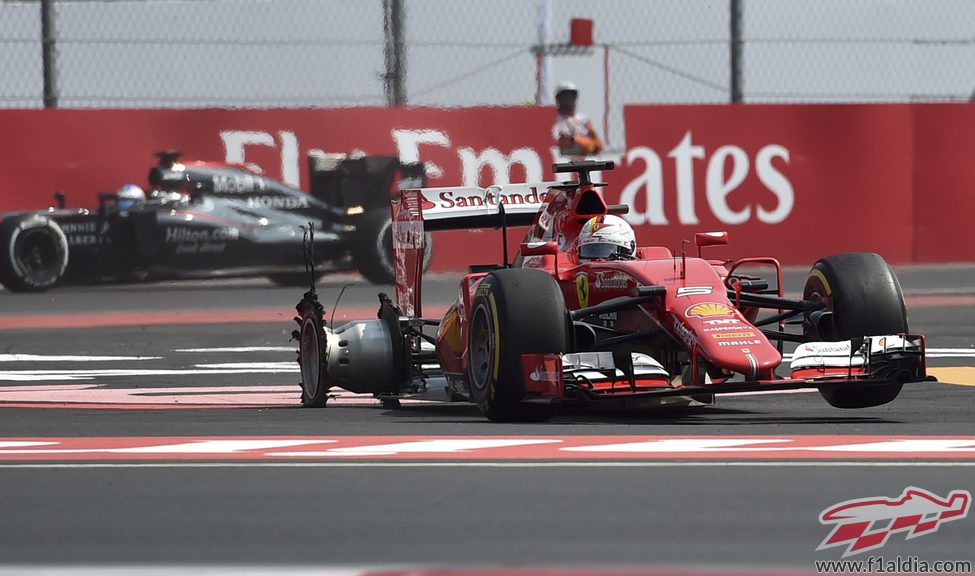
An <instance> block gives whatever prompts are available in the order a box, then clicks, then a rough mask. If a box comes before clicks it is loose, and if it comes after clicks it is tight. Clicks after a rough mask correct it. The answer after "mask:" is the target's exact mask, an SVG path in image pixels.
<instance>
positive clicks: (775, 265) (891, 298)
mask: <svg viewBox="0 0 975 576" xmlns="http://www.w3.org/2000/svg"><path fill="white" fill-rule="evenodd" d="M612 167H613V165H612V163H598V162H582V163H575V164H567V165H565V164H563V165H560V164H557V165H555V171H556V172H575V173H577V174H578V181H576V182H566V183H559V182H549V183H541V184H515V185H503V186H491V187H489V188H486V189H479V188H429V189H420V190H406V191H403V192H402V194H401V198H400V199H399V201H397V202H396V203H394V205H393V207H392V209H393V210H392V211H393V221H394V246H395V255H396V261H395V266H396V299H395V302H394V301H392V300H391V299H389V298H388V297H387V296H386V295H384V294H380V295H379V299H380V306H379V312H378V317H377V319H375V320H362V321H354V322H350V323H346V324H344V325H342V326H328V325H326V324H325V322H324V320H323V309H322V306H321V304H320V303H319V302H318V299H317V296H316V294H315V291H314V288H312V290H310V291H309V292H307V293H306V294H305V295H304V297H303V299H302V300H301V301H300V302H299V304H298V306H297V311H298V317H297V318H296V320H297V322H298V324H299V329H298V330H296V331H295V332H294V333H293V336H294V337H295V338H297V340H298V342H299V350H298V363H299V365H300V367H301V377H302V384H301V391H302V397H301V399H302V403H303V404H304V405H306V406H324V405H325V404H326V402H327V400H328V398H329V395H328V391H329V389H330V388H332V387H340V388H344V389H346V390H350V391H353V392H359V393H372V394H375V395H376V396H378V397H380V398H381V399H387V400H393V401H394V399H396V398H398V397H401V396H404V395H409V394H416V393H422V392H424V391H425V389H426V388H427V387H428V386H430V382H433V381H434V380H433V378H434V377H435V376H440V377H441V378H442V380H441V381H442V382H443V383H444V386H445V391H446V392H447V395H448V397H449V398H450V399H451V400H464V401H470V402H474V403H476V404H477V405H478V406H479V407H480V409H481V411H482V412H483V413H484V414H485V415H486V416H487V417H488V418H489V419H491V420H498V421H511V420H545V419H547V418H549V417H551V416H552V415H553V414H554V413H555V411H556V410H557V408H558V406H559V405H560V404H561V403H562V402H565V401H570V400H578V401H583V402H593V403H598V402H604V403H615V404H616V405H622V406H640V405H644V404H647V403H655V404H667V403H678V402H681V403H685V404H692V403H697V402H700V403H710V402H712V401H713V398H714V396H715V395H720V394H724V393H734V392H752V391H779V390H789V389H798V388H817V389H818V390H819V391H820V393H821V394H822V396H823V397H824V398H825V399H826V401H827V402H828V403H829V404H831V405H833V406H835V407H838V408H864V407H868V406H876V405H880V404H884V403H887V402H890V401H891V400H893V399H894V398H895V397H896V396H897V395H898V393H899V392H900V390H901V387H902V385H903V384H905V383H907V382H915V381H922V380H925V379H927V378H928V377H927V374H926V371H925V356H924V338H923V336H921V335H918V334H912V333H910V332H909V330H908V324H907V314H906V310H905V306H904V299H903V295H902V292H901V289H900V285H899V283H898V280H897V278H896V277H895V275H894V273H893V271H892V270H891V268H890V267H889V266H888V265H887V263H886V262H885V261H884V260H883V258H881V257H880V256H879V255H877V254H872V253H849V254H841V255H837V256H829V257H826V258H823V259H821V260H819V261H818V262H816V264H815V265H814V266H813V267H812V270H811V272H810V273H809V276H808V280H807V281H806V284H805V287H804V290H803V294H802V298H801V299H790V298H786V297H785V296H784V292H783V287H782V273H781V266H780V265H779V262H778V261H776V260H775V259H773V258H743V259H741V260H737V261H734V262H730V261H723V260H711V259H705V258H702V257H700V252H701V249H702V248H704V247H706V246H710V245H717V244H725V243H727V239H728V236H727V234H726V233H723V232H721V233H699V234H697V235H696V244H697V247H698V256H697V257H692V256H688V255H686V254H684V253H683V252H682V253H681V254H672V253H671V251H670V250H668V249H667V248H663V247H659V246H645V247H638V248H636V249H635V257H634V258H632V259H627V260H616V259H613V257H612V256H611V255H607V257H606V258H592V259H585V260H582V259H580V258H579V255H578V251H577V249H576V248H577V240H578V238H579V236H580V231H581V230H582V229H583V226H584V224H585V223H586V222H587V221H590V220H591V219H593V218H597V219H598V218H601V217H604V216H605V215H607V214H623V213H625V212H626V210H627V207H626V206H623V205H607V204H606V203H605V202H604V200H603V198H602V196H601V194H600V193H599V191H598V187H599V186H600V184H597V183H592V182H591V180H590V172H592V171H595V170H607V169H611V168H612ZM516 225H529V226H530V227H529V230H528V233H527V235H526V237H525V240H524V242H523V243H522V244H521V245H520V248H519V250H518V253H517V255H516V257H515V258H514V264H508V262H509V259H508V255H507V247H505V254H504V264H501V265H498V266H488V267H483V266H482V267H474V268H472V269H471V272H470V273H469V274H467V275H465V276H464V277H463V278H462V279H461V280H460V285H459V294H460V297H459V298H458V300H457V302H456V303H455V304H454V305H453V306H451V307H450V308H449V309H448V311H447V312H446V314H445V315H444V317H443V318H440V319H428V318H423V316H422V314H421V287H422V285H421V282H420V278H421V270H422V266H421V265H422V257H421V255H422V250H423V244H424V239H425V234H426V232H428V231H431V230H445V229H456V228H472V227H501V228H507V227H508V226H516ZM762 267H764V268H766V269H767V270H768V271H769V272H770V274H769V275H768V276H769V277H768V278H764V277H762V276H761V275H758V274H753V273H746V272H745V271H746V270H750V271H752V272H757V271H759V270H761V268H762ZM432 329H435V330H436V333H435V334H431V333H429V332H428V330H432ZM785 343H795V344H796V345H797V347H796V348H795V349H794V351H793V352H792V355H791V360H790V361H789V362H788V363H784V362H783V353H784V345H785ZM790 346H791V344H790Z"/></svg>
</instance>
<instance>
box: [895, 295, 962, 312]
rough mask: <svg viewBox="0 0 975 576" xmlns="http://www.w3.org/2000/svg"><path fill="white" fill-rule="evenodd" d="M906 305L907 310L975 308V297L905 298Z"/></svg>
mask: <svg viewBox="0 0 975 576" xmlns="http://www.w3.org/2000/svg"><path fill="white" fill-rule="evenodd" d="M904 303H905V304H907V309H908V310H910V309H911V308H946V307H949V306H975V295H957V296H941V295H925V296H905V297H904Z"/></svg>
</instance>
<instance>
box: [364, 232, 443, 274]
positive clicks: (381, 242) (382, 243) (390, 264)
mask: <svg viewBox="0 0 975 576" xmlns="http://www.w3.org/2000/svg"><path fill="white" fill-rule="evenodd" d="M432 244H433V237H432V236H431V235H430V234H429V233H426V234H424V235H423V271H424V272H425V271H426V270H427V268H429V267H430V259H431V258H432V257H433V250H432V249H431V246H432ZM376 251H377V253H378V254H379V261H380V262H381V263H382V265H383V268H385V269H386V271H387V272H388V273H389V275H390V276H394V275H395V274H396V268H395V266H396V265H395V263H394V261H395V254H394V251H393V222H392V220H390V221H389V222H387V223H386V226H384V227H383V229H382V231H381V232H380V233H379V237H378V239H377V242H376Z"/></svg>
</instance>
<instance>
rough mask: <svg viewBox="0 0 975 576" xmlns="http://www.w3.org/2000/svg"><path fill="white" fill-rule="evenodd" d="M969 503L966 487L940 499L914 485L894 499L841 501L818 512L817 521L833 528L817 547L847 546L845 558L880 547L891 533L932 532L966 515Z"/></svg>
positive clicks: (923, 533) (912, 534)
mask: <svg viewBox="0 0 975 576" xmlns="http://www.w3.org/2000/svg"><path fill="white" fill-rule="evenodd" d="M971 503H972V495H971V493H970V492H968V491H967V490H955V491H953V492H951V493H950V494H948V496H947V497H945V498H941V497H940V496H938V495H937V494H932V493H931V492H928V491H927V490H924V489H922V488H916V487H914V486H909V487H908V488H905V489H904V492H903V493H901V495H900V496H899V497H897V498H886V497H884V496H875V497H872V498H858V499H856V500H847V501H845V502H840V503H839V504H835V505H833V506H830V507H829V508H827V509H826V510H823V513H822V514H820V515H819V523H820V524H823V525H824V526H829V525H832V526H833V529H832V531H830V533H829V535H828V536H826V538H825V539H824V540H823V542H822V543H821V544H820V545H819V546H818V547H817V548H816V550H817V551H818V550H825V549H827V548H833V547H836V546H846V550H844V551H843V558H846V557H847V556H853V555H855V554H860V553H862V552H867V551H869V550H876V549H877V548H880V547H881V546H883V545H884V544H886V543H887V540H888V539H889V538H890V535H891V534H897V533H899V532H907V536H906V539H908V540H910V539H912V538H917V537H918V536H924V535H926V534H933V533H935V532H937V531H938V528H940V527H941V524H942V523H944V522H950V521H952V520H961V519H962V518H965V517H966V516H968V509H969V507H970V506H971Z"/></svg>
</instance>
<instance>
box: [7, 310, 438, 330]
mask: <svg viewBox="0 0 975 576" xmlns="http://www.w3.org/2000/svg"><path fill="white" fill-rule="evenodd" d="M376 310H377V307H375V306H370V307H368V308H366V307H362V308H340V309H339V312H338V313H337V314H336V315H335V321H336V323H339V322H344V321H346V320H355V319H361V318H375V317H376ZM446 310H447V309H446V307H443V306H439V307H438V306H434V307H431V308H430V309H429V311H428V314H429V315H431V316H432V317H439V316H442V315H443V314H444V312H446ZM294 316H295V312H294V311H293V310H290V309H287V308H268V309H238V310H158V311H139V312H92V313H82V314H54V313H52V314H29V315H28V314H24V315H7V316H0V330H25V329H35V328H39V329H51V328H109V327H114V326H165V325H177V324H187V325H193V324H250V323H276V322H291V319H292V318H294Z"/></svg>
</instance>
